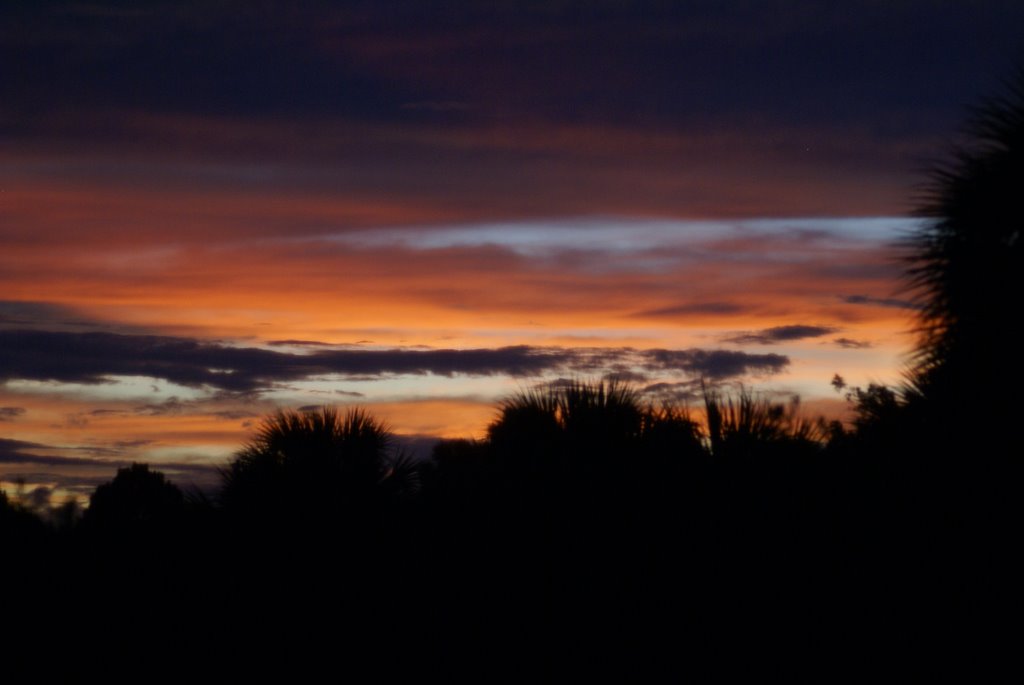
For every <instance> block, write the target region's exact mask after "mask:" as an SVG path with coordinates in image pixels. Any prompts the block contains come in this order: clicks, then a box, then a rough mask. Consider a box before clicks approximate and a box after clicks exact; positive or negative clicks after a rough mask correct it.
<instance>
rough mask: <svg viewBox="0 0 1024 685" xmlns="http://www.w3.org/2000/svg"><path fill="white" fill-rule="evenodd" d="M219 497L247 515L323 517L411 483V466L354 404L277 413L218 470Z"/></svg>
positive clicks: (386, 497)
mask: <svg viewBox="0 0 1024 685" xmlns="http://www.w3.org/2000/svg"><path fill="white" fill-rule="evenodd" d="M221 476H222V481H223V483H222V490H221V500H222V502H223V504H224V506H225V508H227V509H229V510H236V511H244V512H246V513H249V514H252V513H256V512H260V513H261V514H263V515H267V514H271V515H277V516H281V515H283V514H299V515H303V514H310V513H315V514H318V515H330V514H332V513H335V512H336V511H337V510H338V509H339V508H342V509H346V510H347V509H351V508H353V507H368V506H369V507H372V506H374V505H379V504H383V503H385V502H388V501H393V500H394V499H395V498H398V497H401V496H402V495H404V494H407V493H409V492H410V491H412V490H413V489H415V487H416V485H417V472H416V467H415V464H414V463H413V462H412V460H411V459H410V458H409V457H407V456H406V455H404V454H401V453H394V452H393V450H392V435H391V432H390V430H389V429H388V428H387V427H386V426H385V425H384V424H383V423H381V422H380V421H378V420H376V419H374V418H373V417H371V416H370V415H369V414H367V413H366V412H365V411H363V410H362V409H350V410H348V411H347V412H346V413H344V414H339V413H338V411H337V410H336V409H334V408H332V407H322V408H320V409H319V410H317V411H308V412H300V411H291V410H285V411H278V412H277V413H275V414H273V415H271V416H269V417H267V418H265V419H264V420H263V422H262V423H261V425H260V427H259V430H258V432H257V434H256V437H255V438H254V439H253V440H252V441H251V442H250V443H249V444H248V445H246V446H245V447H244V448H243V449H242V450H241V451H239V452H238V453H237V454H236V456H235V458H234V459H233V460H232V462H231V463H230V464H229V465H228V467H227V468H225V469H223V470H222V471H221Z"/></svg>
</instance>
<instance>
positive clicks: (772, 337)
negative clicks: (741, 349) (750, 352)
mask: <svg viewBox="0 0 1024 685" xmlns="http://www.w3.org/2000/svg"><path fill="white" fill-rule="evenodd" d="M836 330H837V329H835V328H832V327H831V326H806V325H801V324H794V325H790V326H773V327H771V328H765V329H763V330H761V331H757V332H753V333H740V334H737V335H732V336H729V337H727V338H723V340H724V341H725V342H731V343H736V344H737V345H752V344H756V345H772V344H774V343H779V342H790V341H793V340H803V339H805V338H820V337H821V336H823V335H828V334H829V333H835V332H836Z"/></svg>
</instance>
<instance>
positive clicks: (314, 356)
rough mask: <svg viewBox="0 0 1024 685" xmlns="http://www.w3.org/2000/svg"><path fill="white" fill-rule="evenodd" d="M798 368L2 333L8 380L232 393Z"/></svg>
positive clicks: (634, 354)
mask: <svg viewBox="0 0 1024 685" xmlns="http://www.w3.org/2000/svg"><path fill="white" fill-rule="evenodd" d="M788 363H789V359H788V358H787V357H785V356H783V355H778V354H747V353H744V352H736V351H729V350H700V349H688V350H663V349H655V350H634V349H631V348H560V347H532V346H528V345H517V346H509V347H500V348H495V349H468V350H455V349H427V350H423V349H385V350H380V349H352V348H351V347H346V348H345V349H320V348H317V349H315V350H314V351H313V352H311V353H309V354H298V353H288V352H281V351H277V350H267V349H260V348H255V347H244V348H243V347H232V346H228V345H223V344H219V343H210V342H203V341H199V340H194V339H188V338H174V337H163V336H151V335H120V334H113V333H95V332H94V333H71V332H57V331H25V330H16V331H0V381H10V380H15V379H20V380H35V381H58V382H65V383H87V384H95V383H105V382H110V380H111V378H112V377H114V376H144V377H149V378H158V379H163V380H166V381H170V382H173V383H177V384H179V385H184V386H190V387H208V388H211V389H214V390H219V391H228V392H253V391H259V390H263V389H267V388H269V387H271V386H273V385H274V384H275V383H281V382H288V381H298V380H303V379H309V378H317V377H323V376H344V377H370V378H373V377H382V376H395V375H424V374H433V375H439V376H453V375H468V376H495V375H505V376H513V377H526V376H541V375H544V374H548V373H554V372H564V373H576V374H592V373H598V372H603V371H612V372H614V371H620V372H624V371H628V370H630V369H643V370H648V371H661V372H681V373H685V374H687V375H690V376H695V377H701V376H707V377H709V378H712V379H723V378H728V377H734V376H740V375H744V374H748V373H755V374H764V373H776V372H778V371H781V370H782V369H783V368H784V367H785V366H786V365H787V364H788Z"/></svg>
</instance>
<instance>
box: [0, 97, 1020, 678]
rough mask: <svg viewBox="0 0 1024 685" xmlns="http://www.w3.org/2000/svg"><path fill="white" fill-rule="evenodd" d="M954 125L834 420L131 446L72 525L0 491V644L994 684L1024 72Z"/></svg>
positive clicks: (102, 651) (645, 415)
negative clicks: (868, 354) (901, 344)
mask: <svg viewBox="0 0 1024 685" xmlns="http://www.w3.org/2000/svg"><path fill="white" fill-rule="evenodd" d="M1020 82H1021V83H1024V79H1021V80H1020ZM971 131H972V132H973V133H974V136H975V145H974V147H971V148H969V149H964V150H962V151H960V152H959V153H958V154H957V155H955V156H954V158H953V161H952V162H951V163H950V165H949V166H948V167H943V168H941V169H939V170H938V171H936V172H935V174H934V176H933V186H932V188H931V190H930V195H929V198H928V199H927V201H926V202H925V203H924V209H923V212H922V213H923V214H924V215H925V216H926V217H927V218H928V219H929V220H928V221H927V223H926V224H924V226H923V228H922V229H921V232H920V234H919V235H917V236H915V237H914V238H913V239H912V240H911V241H910V242H909V243H908V246H909V248H910V250H909V252H908V254H909V255H910V257H909V275H910V278H911V279H912V280H913V283H912V286H913V287H914V288H915V289H916V290H915V292H916V293H917V294H918V296H919V298H920V302H921V304H922V306H923V310H922V311H923V314H922V316H921V319H920V322H919V323H920V326H921V343H920V345H919V348H918V350H917V356H916V358H915V362H914V365H913V368H912V369H910V371H909V372H908V377H907V382H906V384H905V385H904V386H903V387H901V388H893V389H889V388H881V387H875V386H872V387H869V388H867V389H860V388H853V389H849V397H850V399H851V401H852V403H853V407H854V410H855V420H854V421H853V424H852V425H851V426H847V427H843V426H840V425H838V424H831V425H827V424H825V423H823V422H818V421H807V420H802V419H800V418H799V417H798V416H797V415H796V414H795V413H794V412H792V411H791V410H790V408H788V407H786V406H782V405H774V404H772V403H770V402H767V401H765V400H761V399H758V398H756V397H753V396H751V395H748V394H743V393H740V394H738V395H734V396H732V397H720V396H718V395H716V394H715V393H714V392H712V391H710V390H709V391H707V392H706V395H705V401H704V406H703V407H702V408H701V412H700V420H696V418H695V416H696V415H690V414H689V413H688V412H687V411H685V410H684V409H683V408H680V407H651V406H646V405H644V404H643V403H642V402H641V401H640V400H639V398H638V397H637V395H636V394H635V393H633V392H632V391H631V390H630V389H629V388H627V387H624V386H621V385H617V384H615V383H602V382H594V383H570V384H566V385H559V386H555V387H551V388H545V389H538V390H535V391H531V392H527V393H524V394H521V395H519V396H515V397H511V398H509V399H507V400H506V401H505V402H504V403H503V404H502V405H501V407H500V409H499V412H498V415H497V418H496V419H495V421H494V422H493V424H492V425H491V426H490V429H489V431H488V435H487V438H486V439H485V440H483V441H479V442H469V441H447V442H442V443H441V444H439V445H438V447H437V449H436V450H435V452H434V455H433V458H432V459H430V460H428V461H426V462H423V463H416V462H413V461H412V460H410V459H408V458H405V457H403V456H402V455H400V454H397V453H396V452H395V451H394V450H393V449H392V446H391V444H390V442H389V434H388V432H387V430H386V429H385V428H384V427H383V426H382V425H381V424H380V423H379V422H377V421H376V420H375V419H374V418H373V417H371V416H369V415H367V414H365V413H362V412H360V411H349V412H348V413H338V412H336V411H335V410H333V409H330V408H324V409H322V410H320V411H318V412H311V413H297V412H282V413H279V414H277V415H275V416H272V417H268V418H267V419H266V420H265V421H264V423H263V425H262V428H261V430H260V432H259V433H258V435H257V437H256V438H255V439H254V441H253V442H252V443H251V444H249V445H247V446H245V447H244V448H243V449H242V450H241V451H240V452H239V453H238V454H237V455H236V458H235V459H234V460H233V461H232V462H231V463H230V464H229V465H227V466H226V467H225V469H224V471H223V472H222V476H223V478H222V482H223V485H222V489H221V491H220V493H219V494H218V496H217V497H215V498H213V499H211V500H206V499H202V498H194V497H193V498H188V497H185V496H183V494H182V493H181V491H179V490H178V488H176V487H175V486H174V485H173V484H171V483H169V482H167V481H166V480H165V479H164V477H163V476H162V475H161V474H159V473H156V472H154V471H151V470H149V469H148V468H147V467H145V466H140V465H136V466H133V467H131V468H129V469H122V470H121V471H119V472H118V474H117V476H116V477H115V478H114V479H113V480H112V481H111V482H110V483H109V484H107V485H104V486H101V487H100V488H98V489H97V490H96V492H95V494H94V495H93V498H92V503H91V506H90V507H89V508H88V510H87V511H86V512H85V515H84V516H83V517H82V518H81V520H80V521H79V522H78V523H77V524H73V525H72V524H71V523H70V522H68V523H66V524H65V525H64V526H57V527H54V526H49V525H46V524H44V523H43V522H42V521H40V520H39V519H37V518H35V517H33V516H32V515H31V514H29V513H27V512H26V511H25V510H23V509H21V508H20V507H18V506H16V505H15V504H12V503H11V502H10V501H8V500H7V499H6V498H3V499H0V532H2V534H3V554H4V561H3V574H4V586H3V590H4V599H5V610H6V613H5V626H6V628H7V630H8V631H9V633H10V635H11V637H10V638H8V639H7V642H6V643H5V647H7V648H8V650H7V652H6V653H7V654H8V655H10V657H9V658H10V659H13V660H14V661H15V663H24V664H45V665H46V666H45V667H46V668H47V669H49V670H50V672H51V674H52V673H53V669H59V668H66V669H68V670H69V671H78V672H90V673H102V672H107V671H122V670H125V669H126V668H134V667H139V668H143V669H145V670H141V671H137V674H138V679H140V680H143V679H150V678H151V676H152V674H154V672H156V673H163V672H165V671H167V670H168V669H171V668H174V667H175V666H178V667H181V668H183V669H184V670H185V671H186V672H187V673H190V674H192V675H193V676H198V675H199V674H203V675H205V674H208V672H215V673H217V674H219V675H220V676H222V677H225V678H230V679H232V680H234V679H238V678H239V677H241V675H251V674H256V675H265V676H266V675H269V674H271V673H272V672H273V670H274V669H279V668H283V669H287V670H288V672H289V674H290V676H289V677H290V679H293V680H303V679H305V678H304V677H303V673H306V674H307V675H308V674H316V675H318V676H319V678H320V679H324V678H326V679H330V680H342V679H350V680H355V681H381V680H389V679H391V678H392V677H397V676H399V675H401V674H406V675H408V674H420V675H424V676H425V675H428V674H432V675H436V674H443V675H445V676H447V677H449V678H454V677H461V678H466V679H472V680H474V681H480V682H496V681H498V682H549V681H570V682H572V681H579V680H581V679H583V678H590V677H593V676H595V675H600V676H604V677H603V678H602V680H609V681H619V682H638V681H648V680H659V681H660V680H669V681H677V680H681V679H683V678H684V677H686V676H693V677H697V678H700V677H702V676H709V677H712V678H722V677H725V676H726V675H729V674H733V673H740V674H744V675H745V676H746V677H751V676H753V677H756V678H757V679H759V680H760V679H766V678H788V677H791V676H793V675H795V674H803V675H809V676H812V677H814V678H815V679H816V680H821V681H832V680H836V679H843V680H846V679H851V678H857V679H867V678H870V679H872V680H876V679H880V678H884V679H887V680H888V679H891V678H909V679H913V680H915V681H919V680H922V679H926V678H927V679H931V677H932V676H934V675H936V674H949V673H952V672H955V671H960V672H961V674H970V675H971V677H972V679H977V678H979V677H983V673H984V672H985V671H986V670H988V669H990V668H995V665H996V664H999V663H1000V658H1001V657H1003V656H1005V655H1008V654H1010V653H1012V652H1011V650H1012V649H1013V647H1014V644H1013V639H1014V632H1013V631H1012V630H1010V629H1007V627H1006V626H1007V625H1012V624H1013V623H1014V622H1015V618H1016V617H1015V615H1014V613H1015V608H1016V607H1017V606H1019V604H1018V601H1019V594H1017V593H1016V592H1012V591H1011V589H1012V588H1014V587H1015V586H1016V585H1017V584H1018V583H1019V577H1018V574H1017V571H1018V570H1019V565H1018V564H1017V562H1016V556H1017V550H1016V547H1017V546H1018V544H1019V536H1020V527H1019V521H1020V511H1019V501H1020V497H1019V494H1018V489H1019V487H1020V484H1021V479H1020V461H1021V458H1022V455H1024V450H1022V444H1021V442H1022V441H1021V437H1020V436H1021V430H1020V428H1019V426H1018V425H1017V421H1019V415H1020V400H1019V392H1020V388H1021V387H1022V386H1021V384H1020V381H1021V370H1020V369H1021V365H1020V363H1019V361H1018V360H1017V359H1016V357H1017V355H1018V348H1019V345H1018V344H1017V343H1016V342H1015V338H1014V335H1015V333H1014V332H1013V329H1012V326H1013V325H1014V323H1015V322H1014V320H1015V319H1016V318H1017V317H1016V315H1015V312H1017V311H1018V310H1019V304H1018V302H1017V297H1019V295H1020V293H1021V292H1024V288H1021V278H1022V276H1021V274H1022V273H1024V269H1022V267H1024V264H1022V259H1021V250H1022V240H1021V229H1022V228H1024V210H1022V209H1021V207H1022V205H1021V204H1020V197H1019V191H1020V189H1021V188H1024V159H1022V154H1024V94H1022V93H1021V92H1020V90H1015V91H1012V92H1011V94H1010V97H1009V99H1008V100H1005V101H994V102H991V103H987V104H986V105H985V107H983V108H981V109H979V110H978V113H977V115H976V119H975V120H974V122H973V124H972V129H971ZM839 384H840V383H839V382H838V380H837V385H839ZM1007 389H1009V390H1011V391H1012V392H1013V393H1014V394H1011V392H1008V391H1007ZM1006 620H1010V623H1009V624H1006V623H1005V621H1006ZM39 659H42V661H39Z"/></svg>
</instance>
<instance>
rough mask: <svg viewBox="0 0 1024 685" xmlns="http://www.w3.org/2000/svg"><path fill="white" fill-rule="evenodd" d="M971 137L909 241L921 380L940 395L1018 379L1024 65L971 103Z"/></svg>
mask: <svg viewBox="0 0 1024 685" xmlns="http://www.w3.org/2000/svg"><path fill="white" fill-rule="evenodd" d="M965 133H966V136H967V142H966V143H964V144H963V145H961V146H960V147H958V148H956V149H955V150H954V151H953V153H952V155H951V156H950V159H949V161H947V162H944V163H940V164H937V165H935V166H934V167H933V169H932V172H931V178H930V183H929V185H928V186H927V187H926V189H925V195H924V197H923V199H922V202H921V206H920V208H919V209H918V211H917V214H918V215H919V216H920V217H921V218H923V219H924V220H925V221H924V222H923V223H922V225H921V227H920V228H919V230H918V231H917V232H916V233H915V234H914V235H913V236H912V237H911V238H910V239H909V240H908V242H907V248H908V249H909V250H910V254H909V256H908V257H907V260H908V272H907V278H908V283H909V285H910V287H911V288H912V289H913V292H914V293H915V295H916V298H917V301H918V303H919V304H920V306H921V315H920V318H919V332H920V339H919V342H918V345H917V349H916V352H915V356H914V358H913V363H914V374H913V381H914V384H915V385H916V386H917V388H918V389H919V391H920V392H922V393H924V394H925V395H929V396H931V397H932V398H933V399H939V398H940V397H942V398H945V399H944V401H945V400H946V399H951V398H956V399H957V400H963V399H964V398H965V397H966V396H967V395H968V394H970V393H971V392H973V391H981V390H985V391H987V390H992V389H995V388H996V387H997V386H1002V387H1004V388H1005V387H1007V386H1009V387H1014V388H1016V387H1019V382H1020V381H1021V379H1022V373H1021V370H1020V369H1021V366H1020V364H1019V363H1016V362H1011V361H1010V360H1013V359H1015V358H1016V355H1017V354H1018V351H1017V349H1018V347H1019V343H1018V342H1017V333H1016V323H1017V321H1016V319H1017V317H1016V316H1015V315H1014V313H1015V312H1017V311H1018V310H1019V308H1020V303H1019V297H1020V294H1021V293H1022V292H1024V235H1022V232H1024V203H1022V202H1021V195H1020V193H1021V189H1022V188H1024V69H1020V70H1018V71H1017V73H1016V75H1015V76H1014V78H1013V79H1012V81H1011V82H1009V83H1008V84H1007V85H1006V94H1005V95H1004V96H1002V97H998V98H991V99H988V100H985V101H983V102H982V103H981V105H980V106H978V107H975V108H974V109H973V110H972V114H971V118H970V119H969V121H968V124H967V127H966V131H965Z"/></svg>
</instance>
